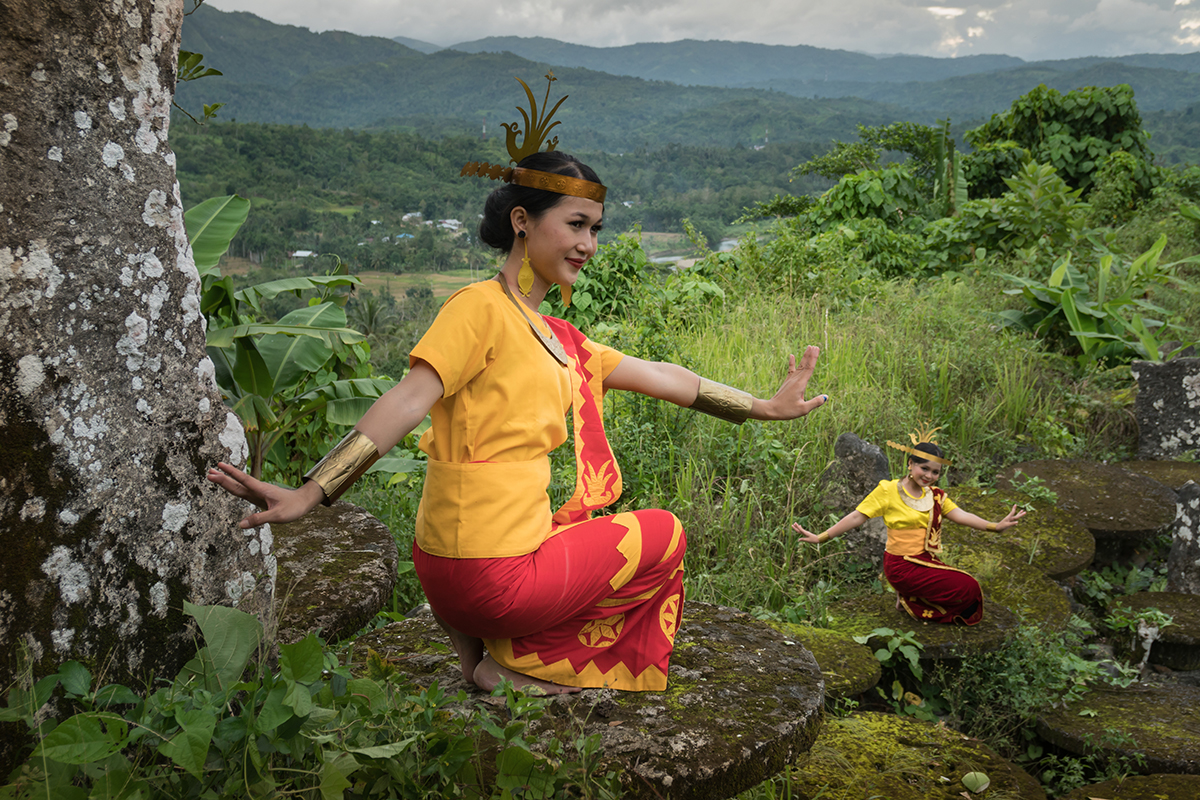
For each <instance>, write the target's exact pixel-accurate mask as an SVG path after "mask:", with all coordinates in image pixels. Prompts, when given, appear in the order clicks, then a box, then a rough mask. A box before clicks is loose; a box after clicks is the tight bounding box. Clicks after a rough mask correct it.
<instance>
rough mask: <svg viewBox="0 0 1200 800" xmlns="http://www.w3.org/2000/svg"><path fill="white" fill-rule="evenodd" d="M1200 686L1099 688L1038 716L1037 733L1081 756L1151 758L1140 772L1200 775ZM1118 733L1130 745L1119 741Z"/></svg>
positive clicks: (1162, 685)
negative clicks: (1115, 736)
mask: <svg viewBox="0 0 1200 800" xmlns="http://www.w3.org/2000/svg"><path fill="white" fill-rule="evenodd" d="M1197 708H1200V688H1198V687H1195V686H1185V685H1182V684H1149V683H1139V684H1135V685H1133V686H1130V687H1129V688H1127V689H1116V688H1102V689H1093V690H1092V691H1091V692H1089V693H1088V694H1087V695H1085V696H1084V697H1083V698H1082V699H1081V700H1079V701H1077V702H1075V703H1071V704H1069V705H1067V706H1065V707H1062V708H1053V709H1046V710H1045V711H1043V712H1042V713H1041V714H1039V715H1038V720H1037V732H1038V735H1039V736H1041V737H1042V738H1043V739H1045V740H1046V741H1048V742H1050V743H1051V744H1053V745H1055V746H1056V747H1061V748H1062V749H1064V750H1066V751H1068V752H1071V753H1074V754H1076V755H1085V754H1086V753H1091V752H1098V753H1100V754H1101V755H1102V756H1103V757H1104V758H1106V759H1108V760H1114V759H1117V758H1120V757H1122V756H1124V757H1129V756H1131V754H1132V753H1133V752H1134V751H1137V752H1140V753H1142V754H1143V756H1144V757H1145V767H1144V768H1142V769H1139V770H1138V771H1139V772H1145V773H1147V774H1150V773H1156V772H1171V773H1183V774H1188V775H1196V774H1200V714H1197V713H1196V709H1197ZM1113 732H1115V733H1116V734H1118V735H1119V736H1121V737H1127V738H1128V739H1129V740H1130V743H1129V744H1114V741H1113Z"/></svg>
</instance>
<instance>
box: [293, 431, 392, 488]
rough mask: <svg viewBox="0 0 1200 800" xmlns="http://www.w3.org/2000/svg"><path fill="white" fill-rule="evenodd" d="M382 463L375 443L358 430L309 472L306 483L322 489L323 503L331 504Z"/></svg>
mask: <svg viewBox="0 0 1200 800" xmlns="http://www.w3.org/2000/svg"><path fill="white" fill-rule="evenodd" d="M378 460H379V449H378V448H377V447H375V443H374V442H372V441H371V439H370V438H369V437H368V436H367V435H366V434H364V433H362V432H360V431H359V430H358V429H357V428H355V429H354V430H352V431H350V432H349V433H347V434H346V437H345V438H344V439H342V440H341V441H340V442H338V443H337V445H335V446H334V448H333V449H332V450H330V451H329V452H328V453H326V454H325V457H324V458H322V459H321V460H320V461H318V462H317V465H316V466H315V467H313V468H312V469H310V470H309V471H308V474H307V475H305V476H304V480H306V481H313V482H314V483H316V484H317V485H318V486H320V487H321V490H322V491H324V492H325V499H324V500H322V501H321V502H322V503H324V504H325V505H331V504H332V503H333V502H334V501H335V500H337V499H338V498H339V497H341V496H342V493H343V492H345V491H346V490H347V489H349V488H350V484H352V483H354V482H355V481H356V480H358V479H359V478H360V477H362V474H363V473H364V472H366V471H367V470H368V469H370V468H371V465H372V464H374V463H375V462H376V461H378Z"/></svg>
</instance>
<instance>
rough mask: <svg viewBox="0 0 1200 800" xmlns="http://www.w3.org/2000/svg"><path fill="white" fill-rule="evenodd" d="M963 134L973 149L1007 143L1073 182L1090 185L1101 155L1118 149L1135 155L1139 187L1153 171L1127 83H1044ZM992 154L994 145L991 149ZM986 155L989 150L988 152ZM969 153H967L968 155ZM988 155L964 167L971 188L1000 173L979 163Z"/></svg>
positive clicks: (1147, 138)
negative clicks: (1069, 87)
mask: <svg viewBox="0 0 1200 800" xmlns="http://www.w3.org/2000/svg"><path fill="white" fill-rule="evenodd" d="M966 140H967V142H968V143H969V144H971V146H972V147H974V148H975V149H976V150H985V149H986V148H989V147H995V146H997V145H1008V146H1010V147H1012V148H1014V149H1015V148H1021V149H1023V150H1025V151H1026V152H1027V153H1028V154H1029V157H1030V158H1031V159H1032V160H1033V161H1035V162H1038V163H1042V164H1049V165H1052V166H1053V167H1054V168H1055V169H1056V170H1057V171H1058V172H1059V174H1061V175H1062V177H1063V178H1064V179H1065V180H1066V181H1067V183H1069V184H1070V185H1071V186H1072V187H1073V188H1075V189H1079V190H1081V191H1083V192H1085V193H1086V192H1088V191H1090V190H1091V187H1092V184H1093V182H1094V180H1095V176H1096V173H1097V172H1098V171H1099V169H1100V167H1101V165H1102V164H1103V163H1104V159H1105V158H1106V157H1107V156H1108V154H1109V153H1111V152H1113V151H1115V150H1123V151H1125V152H1126V153H1128V154H1130V155H1131V156H1132V157H1133V158H1134V159H1135V160H1136V166H1135V168H1134V170H1133V172H1132V173H1131V174H1132V176H1133V178H1134V180H1135V181H1136V182H1137V184H1138V185H1139V187H1141V188H1142V189H1143V190H1144V191H1147V192H1148V191H1149V190H1150V188H1151V187H1152V186H1153V185H1154V182H1155V179H1156V176H1155V173H1154V168H1153V166H1152V165H1151V161H1152V156H1151V153H1150V148H1149V142H1150V136H1149V134H1147V133H1146V132H1145V131H1144V130H1142V117H1141V114H1139V113H1138V108H1137V103H1136V102H1135V101H1134V99H1133V89H1131V88H1130V87H1129V86H1128V84H1121V85H1119V86H1108V87H1096V86H1088V87H1084V88H1080V89H1076V90H1074V91H1071V92H1068V93H1067V94H1065V95H1063V94H1061V93H1059V92H1058V91H1057V90H1055V89H1048V88H1047V87H1046V86H1045V85H1044V84H1043V85H1041V86H1038V87H1037V88H1035V89H1033V90H1031V91H1030V92H1028V93H1026V94H1024V95H1022V96H1021V97H1019V98H1017V99H1016V100H1014V101H1013V103H1012V105H1011V106H1010V107H1009V108H1008V110H1007V111H1004V112H1002V113H999V114H993V115H992V118H991V119H990V120H989V121H988V122H986V123H985V124H983V125H981V126H980V127H978V128H975V129H974V130H971V131H968V132H967V134H966ZM992 154H994V151H993V153H992ZM989 155H991V154H989ZM968 158H969V157H968ZM988 160H993V161H994V163H996V166H998V167H999V168H1000V169H1001V170H1003V169H1004V168H1006V167H1007V164H1005V163H1004V162H1002V161H996V160H995V159H987V158H985V159H982V160H981V162H977V163H976V164H974V165H973V166H972V167H971V168H968V170H967V172H968V174H969V175H970V177H971V178H972V185H971V189H972V192H976V191H981V190H985V189H986V187H987V186H988V185H989V184H990V185H991V186H996V185H997V184H996V180H997V179H1003V177H1005V176H1004V175H1003V174H1002V173H999V174H998V173H995V172H993V173H991V174H989V173H988V172H987V170H985V169H984V168H983V167H984V166H985V163H986V162H987V161H988Z"/></svg>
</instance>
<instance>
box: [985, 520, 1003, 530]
mask: <svg viewBox="0 0 1200 800" xmlns="http://www.w3.org/2000/svg"><path fill="white" fill-rule="evenodd" d="M987 529H988V530H989V531H998V530H1000V526H999V525H997V524H996V523H995V522H989V523H988V524H987Z"/></svg>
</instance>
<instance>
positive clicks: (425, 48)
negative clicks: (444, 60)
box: [392, 36, 446, 53]
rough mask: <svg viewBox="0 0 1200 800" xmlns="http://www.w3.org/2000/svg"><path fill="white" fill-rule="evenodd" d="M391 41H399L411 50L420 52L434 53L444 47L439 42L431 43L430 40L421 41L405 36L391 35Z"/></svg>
mask: <svg viewBox="0 0 1200 800" xmlns="http://www.w3.org/2000/svg"><path fill="white" fill-rule="evenodd" d="M392 41H393V42H399V43H400V44H402V45H404V46H405V47H409V48H412V49H413V50H416V51H418V52H421V53H436V52H437V51H438V50H445V49H446V48H444V47H442V46H441V45H440V44H433V43H431V42H423V41H421V40H420V39H410V38H408V37H407V36H393V37H392Z"/></svg>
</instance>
